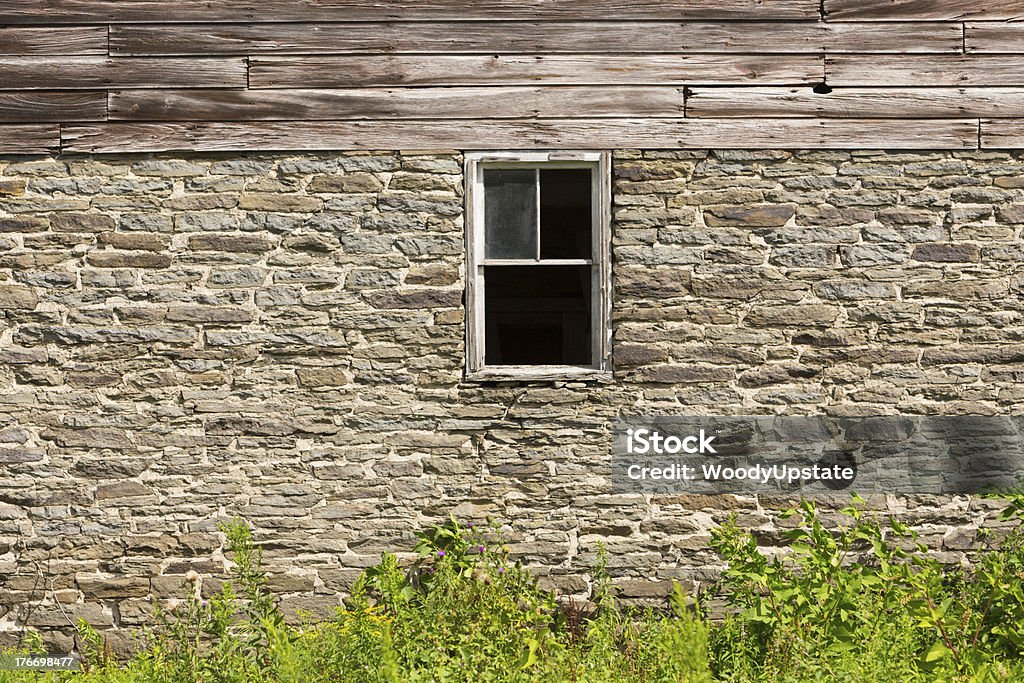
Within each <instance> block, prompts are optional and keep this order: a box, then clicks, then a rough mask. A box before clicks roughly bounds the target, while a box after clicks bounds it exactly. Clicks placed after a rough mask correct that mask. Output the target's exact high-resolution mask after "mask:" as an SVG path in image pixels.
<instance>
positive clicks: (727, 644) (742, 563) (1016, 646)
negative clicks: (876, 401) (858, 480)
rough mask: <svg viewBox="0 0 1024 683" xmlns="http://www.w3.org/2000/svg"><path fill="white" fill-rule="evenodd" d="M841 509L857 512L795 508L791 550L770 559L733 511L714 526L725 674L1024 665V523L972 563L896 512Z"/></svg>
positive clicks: (977, 676) (977, 675) (948, 677)
mask: <svg viewBox="0 0 1024 683" xmlns="http://www.w3.org/2000/svg"><path fill="white" fill-rule="evenodd" d="M857 502H862V501H860V500H859V498H856V497H855V500H854V503H857ZM1019 506H1020V499H1019V498H1017V499H1015V500H1013V501H1011V505H1010V507H1009V508H1008V509H1010V510H1014V509H1018V508H1019ZM842 514H843V515H844V516H845V517H846V519H847V520H848V524H846V525H840V526H839V527H838V528H837V529H832V530H827V529H825V527H824V526H823V524H822V523H821V520H820V517H819V514H818V512H817V510H816V508H815V506H814V504H813V503H812V502H810V501H803V502H801V504H800V506H799V508H796V509H793V510H788V511H786V513H785V514H784V516H787V517H796V518H797V522H798V523H797V525H796V526H795V528H793V529H792V530H791V531H789V532H788V534H787V537H788V540H789V551H790V552H789V553H788V554H786V555H785V556H784V557H774V558H772V559H769V558H768V557H766V556H765V555H764V554H762V553H761V552H760V550H759V548H758V547H757V543H756V540H755V539H754V538H753V536H751V535H750V534H748V533H746V532H743V531H741V530H740V529H739V528H738V527H737V526H736V524H735V522H730V523H728V524H725V525H723V526H722V527H720V528H718V529H717V530H715V532H714V533H713V535H712V547H713V548H714V549H715V550H716V551H717V552H718V554H719V555H720V556H721V557H722V558H723V559H724V560H726V561H727V562H728V568H727V569H726V570H725V572H724V573H723V576H722V580H721V584H720V595H721V597H723V598H724V599H725V601H726V603H727V605H728V606H729V608H730V609H731V612H732V614H731V616H730V617H729V618H727V619H726V621H725V623H724V624H723V625H722V626H721V627H720V628H717V629H714V630H713V637H712V643H711V656H712V659H713V660H714V661H715V662H716V664H717V666H716V669H717V671H718V673H719V675H720V676H721V677H722V678H723V679H725V680H736V681H748V680H750V681H753V680H772V681H790V680H792V681H805V680H837V679H842V678H846V677H857V678H860V679H861V680H873V681H967V680H976V681H1001V680H1012V679H1011V678H1010V676H1011V675H1012V674H1011V673H1010V671H1009V670H1008V669H1007V664H1006V663H1016V664H1014V666H1016V667H1018V668H1017V669H1015V671H1016V675H1018V676H1019V675H1024V670H1022V669H1020V668H1019V667H1020V664H1019V662H1020V660H1021V656H1022V655H1024V638H1022V636H1024V582H1022V579H1024V564H1022V563H1024V536H1022V532H1021V530H1020V528H1019V527H1018V528H1016V529H1014V530H1013V531H1011V532H1010V533H1009V535H1008V536H1007V537H1006V538H1005V539H1004V540H1003V542H1002V543H1001V545H1000V546H999V547H998V548H990V549H989V550H988V551H987V552H985V553H983V554H982V555H981V556H980V558H979V560H978V561H977V563H976V566H975V567H974V568H973V569H972V570H971V571H970V572H968V571H966V570H965V569H963V568H960V567H954V568H950V567H947V566H945V565H943V564H942V563H940V562H939V561H938V560H937V559H936V558H934V557H933V556H930V555H928V554H926V553H925V552H924V551H925V550H926V548H925V547H924V546H923V545H922V544H920V543H919V542H918V540H917V534H916V532H914V531H913V530H912V529H910V528H908V527H907V526H905V525H903V524H901V523H900V522H898V521H896V520H890V521H889V523H888V525H887V526H885V527H883V526H882V525H881V524H879V523H878V522H876V521H872V520H867V519H866V518H865V517H864V515H863V513H862V512H861V510H859V509H858V508H857V507H856V506H851V507H848V508H846V509H844V510H842ZM1010 514H1014V513H1010Z"/></svg>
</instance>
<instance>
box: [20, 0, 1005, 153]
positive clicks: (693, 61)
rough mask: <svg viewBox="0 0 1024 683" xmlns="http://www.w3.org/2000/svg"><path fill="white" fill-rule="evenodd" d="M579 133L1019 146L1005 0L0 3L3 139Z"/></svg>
mask: <svg viewBox="0 0 1024 683" xmlns="http://www.w3.org/2000/svg"><path fill="white" fill-rule="evenodd" d="M581 146H582V147H619V148H621V147H707V146H715V147H762V146H771V147H789V148H807V147H823V148H828V147H834V148H843V147H888V148H937V149H938V148H942V149H971V148H977V147H979V146H981V147H1003V148H1006V147H1024V3H1022V2H1021V0H823V1H822V0H481V1H474V2H466V1H465V0H260V1H259V2H255V1H249V2H223V3H220V2H216V3H215V2H209V1H208V0H175V1H173V2H170V1H166V0H5V1H4V2H3V3H0V153H49V152H53V151H67V152H97V151H104V152H120V151H143V150H146V151H161V150H189V149H192V150H240V149H251V150H270V149H332V148H333V149H359V148H373V147H377V148H428V149H430V148H463V149H478V148H488V147H514V148H523V147H581Z"/></svg>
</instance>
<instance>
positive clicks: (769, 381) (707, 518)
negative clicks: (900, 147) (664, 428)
mask: <svg viewBox="0 0 1024 683" xmlns="http://www.w3.org/2000/svg"><path fill="white" fill-rule="evenodd" d="M615 176H616V177H615V185H614V196H615V204H616V206H615V211H614V213H615V224H614V241H615V248H614V251H615V264H614V280H615V294H614V339H615V343H614V359H615V365H616V370H615V379H614V381H613V382H605V383H602V382H594V383H534V384H529V383H525V384H508V383H506V384H500V383H498V384H474V383H468V382H465V381H464V380H463V352H464V351H463V349H464V327H463V309H462V296H463V286H464V277H465V273H464V261H463V232H462V229H463V223H462V209H463V207H462V176H461V157H460V156H459V155H458V154H457V153H450V154H418V153H415V152H412V153H401V154H398V153H346V154H304V155H252V156H240V155H236V156H231V157H217V156H205V155H187V156H168V157H163V156H161V157H143V156H130V157H101V156H97V157H61V158H51V159H38V158H32V159H25V158H21V159H19V158H0V280H2V282H0V311H2V315H3V317H2V328H0V329H2V337H0V384H2V386H3V392H2V398H0V401H2V405H0V468H2V471H3V475H4V476H2V477H0V641H4V640H7V641H9V640H10V639H11V638H12V637H13V636H14V634H15V632H16V630H17V629H19V628H21V626H22V625H23V624H24V623H25V622H26V621H27V622H28V624H30V625H32V626H35V627H38V628H41V629H44V630H47V631H48V633H49V635H48V637H49V638H51V639H52V640H53V641H54V643H55V646H60V645H62V644H63V645H66V644H67V641H66V635H62V634H66V633H67V632H68V626H69V624H68V621H67V617H70V618H71V619H74V618H77V617H84V618H86V619H87V620H89V621H90V622H92V623H93V624H94V625H96V626H98V627H101V628H105V629H110V630H109V631H108V633H109V634H110V635H111V636H112V639H113V640H114V641H115V644H116V643H117V642H120V641H118V638H119V637H120V636H119V634H122V636H123V633H124V632H125V630H130V629H131V628H132V627H134V626H137V625H139V624H142V623H144V622H146V621H147V619H148V618H149V613H150V612H151V610H152V603H151V602H150V601H149V596H151V595H152V596H156V597H157V598H160V599H163V598H171V597H182V596H183V595H185V594H186V593H187V592H188V591H190V590H193V589H194V588H196V586H195V584H194V582H195V577H196V576H197V575H198V576H199V577H200V579H199V581H200V582H201V590H204V591H210V590H213V589H215V588H216V585H217V578H218V577H220V576H223V574H224V566H225V564H224V557H223V552H222V549H221V538H220V536H219V534H218V533H217V532H216V530H215V526H216V523H217V522H218V521H219V520H223V519H225V518H226V517H228V516H230V515H236V514H237V515H242V516H244V517H245V518H246V519H247V520H249V522H250V523H251V524H252V525H253V526H254V527H255V529H256V535H257V538H258V539H260V540H261V541H263V542H265V558H266V562H267V564H268V566H269V568H270V569H271V571H272V572H273V576H272V587H273V588H274V589H276V590H278V591H280V592H282V593H284V594H286V595H288V596H289V598H288V600H287V601H286V603H285V606H286V609H288V610H290V611H292V612H294V611H295V610H297V609H307V610H309V609H311V610H324V609H326V608H328V607H329V606H331V605H336V604H338V600H339V595H340V594H342V593H343V592H344V591H345V590H346V588H348V587H349V586H350V585H351V582H352V581H353V580H354V579H355V577H356V576H357V575H358V573H359V572H360V570H361V569H362V568H363V567H366V566H368V565H371V564H373V563H375V562H376V561H377V560H378V558H379V555H380V553H381V552H382V551H384V550H403V549H408V548H410V547H411V541H410V538H411V534H412V532H413V531H414V530H415V529H417V528H420V527H422V526H424V525H427V524H430V523H434V522H437V521H440V520H441V519H443V518H445V517H446V516H447V515H448V514H449V513H454V514H456V515H457V516H459V517H461V518H463V519H467V520H469V519H473V520H480V519H483V518H485V517H487V516H493V517H495V518H497V519H499V520H503V521H505V522H507V525H506V536H507V539H508V541H509V542H510V544H511V548H512V550H513V552H514V553H515V554H516V555H517V556H518V557H520V558H522V559H523V560H524V561H526V562H528V563H530V564H532V565H534V566H535V568H536V570H537V572H538V573H540V574H542V575H543V576H544V577H545V578H544V580H545V582H546V583H547V584H548V585H551V586H554V587H556V588H558V589H559V590H560V591H563V592H566V593H574V594H585V593H586V592H587V590H588V580H589V578H588V568H589V567H590V566H591V563H592V561H593V558H594V553H595V549H596V544H597V542H598V541H603V542H604V543H605V544H606V545H607V547H608V549H609V551H610V553H611V558H610V566H611V571H612V572H613V573H614V575H615V576H616V577H618V580H619V582H620V583H621V584H622V587H623V590H624V592H625V594H626V595H627V596H630V597H638V598H643V597H657V596H659V595H663V594H664V593H665V591H666V590H667V587H668V586H669V583H668V581H667V580H668V579H680V580H682V581H683V582H684V583H685V584H686V585H687V586H688V587H693V586H694V585H695V584H696V583H698V582H700V581H703V580H706V579H708V578H710V577H712V576H713V575H714V573H715V570H716V560H715V558H714V557H713V555H712V554H711V553H710V552H709V551H708V550H707V541H708V538H709V536H708V532H709V529H710V528H711V527H712V526H713V525H714V524H715V523H716V522H719V521H722V520H723V519H724V518H725V517H726V516H727V515H728V514H730V513H732V512H735V513H738V515H739V519H740V522H741V523H742V524H744V525H746V526H749V527H752V528H756V529H757V530H758V534H759V536H760V537H761V538H762V539H763V541H764V543H765V544H766V545H771V544H773V543H774V542H775V541H776V540H777V539H778V534H777V530H778V529H779V528H780V527H781V526H783V525H784V524H785V523H784V522H781V521H778V518H777V515H776V514H775V513H774V512H773V510H775V509H777V508H778V507H780V506H781V505H783V504H784V503H785V501H780V500H774V499H770V498H768V497H762V498H760V499H757V498H752V497H736V496H717V497H696V496H677V497H659V498H655V499H649V498H645V497H643V496H633V495H611V494H609V493H608V489H609V485H608V481H607V474H608V464H609V462H608V453H609V446H610V440H609V423H610V421H611V419H612V418H613V417H615V416H616V415H619V414H621V413H634V414H691V415H692V414H706V413H711V414H754V413H779V414H782V413H785V414H810V413H822V412H825V413H829V414H836V415H869V414H894V413H909V414H939V413H946V414H953V413H978V414H1009V413H1020V409H1021V407H1022V406H1024V384H1022V383H1021V379H1022V378H1024V344H1022V339H1024V300H1022V298H1021V295H1022V291H1024V270H1022V267H1021V261H1022V259H1024V241H1022V235H1021V232H1022V228H1024V156H1022V155H1018V154H1005V153H995V152H985V153H979V152H971V153H927V154H898V155H897V154H886V153H882V152H856V153H847V152H806V153H790V152H753V153H752V152H724V151H722V152H710V153H709V152H702V151H701V152H644V153H639V152H621V153H617V154H616V160H615ZM869 502H870V504H871V506H872V507H874V508H875V509H877V510H880V511H885V512H888V513H895V514H899V515H900V516H901V517H902V518H903V519H905V520H907V521H909V522H911V523H913V524H915V525H917V526H918V527H919V528H920V529H921V531H922V533H923V535H924V539H925V540H926V541H927V542H928V543H929V544H930V545H931V546H932V547H933V548H934V549H935V550H936V552H939V553H942V554H943V556H944V557H947V558H948V559H949V560H950V561H958V560H959V559H960V556H961V554H962V553H963V552H964V551H967V550H968V549H969V548H970V547H971V544H972V541H973V538H974V530H975V529H976V527H977V526H978V525H979V524H981V523H982V522H983V520H984V519H985V517H986V515H987V514H988V513H989V510H988V509H987V505H986V502H985V501H978V500H972V499H968V498H965V497H949V498H941V499H939V498H928V497H914V498H897V497H894V496H879V497H876V498H873V499H871V500H870V501H869ZM192 572H194V573H192ZM56 602H60V603H61V606H57V605H56Z"/></svg>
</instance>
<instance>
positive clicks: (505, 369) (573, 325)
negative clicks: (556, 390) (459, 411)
mask: <svg viewBox="0 0 1024 683" xmlns="http://www.w3.org/2000/svg"><path fill="white" fill-rule="evenodd" d="M610 174H611V172H610V160H609V156H608V154H607V153H603V152H547V153H543V152H529V153H515V154H513V153H508V154H504V153H501V154H496V153H473V154H467V155H466V221H467V230H466V240H467V253H468V273H467V291H466V309H467V321H466V329H467V340H466V341H467V343H466V357H467V363H466V368H467V376H468V377H469V378H470V379H487V378H494V379H560V378H566V379H570V378H587V377H601V376H606V375H608V373H609V372H610V364H609V349H610V342H609V336H610V332H609V328H610V326H609V322H608V319H609V312H610V311H609V309H610V294H609V290H610V284H609V283H610V265H609V260H610V259H609V242H610V239H609V227H608V226H609V222H610V205H611V202H610V195H611V191H610V187H609V184H610Z"/></svg>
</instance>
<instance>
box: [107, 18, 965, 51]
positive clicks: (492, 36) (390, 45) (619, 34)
mask: <svg viewBox="0 0 1024 683" xmlns="http://www.w3.org/2000/svg"><path fill="white" fill-rule="evenodd" d="M110 30H111V33H110V50H111V54H113V55H135V56H140V55H142V56H145V55H195V54H210V55H213V54H373V53H384V54H438V53H446V52H455V53H467V54H468V53H477V54H505V55H508V54H531V53H543V54H573V53H596V54H602V53H611V54H630V53H645V52H653V53H664V54H685V53H699V52H747V53H752V54H757V53H761V54H767V53H812V54H817V53H820V52H822V51H824V50H828V51H829V52H831V53H840V52H858V53H876V52H877V53H909V52H922V53H924V52H950V53H954V52H955V53H959V52H960V51H961V50H962V48H963V32H962V26H961V24H935V23H923V22H918V23H892V24H825V23H821V22H817V23H792V22H776V23H768V22H719V23H699V22H693V23H681V22H662V21H657V22H594V21H587V22H557V23H553V22H538V21H508V22H501V23H497V22H489V21H488V22H479V21H466V22H440V23H436V22H428V23H423V22H418V23H413V22H403V23H394V22H392V23H365V22H364V23H343V24H309V23H304V24H171V25H167V24H164V25H150V24H142V25H139V24H131V25H125V26H120V25H114V26H112V27H111V29H110Z"/></svg>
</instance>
